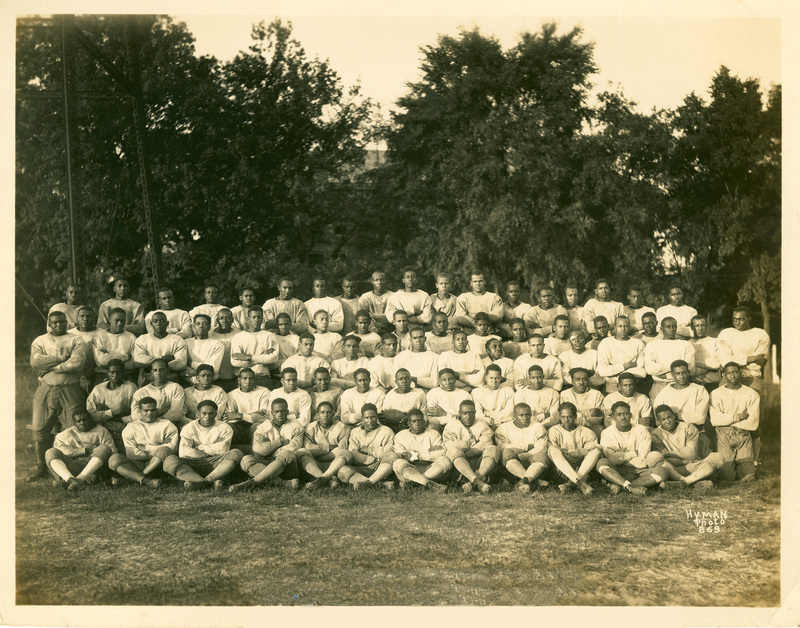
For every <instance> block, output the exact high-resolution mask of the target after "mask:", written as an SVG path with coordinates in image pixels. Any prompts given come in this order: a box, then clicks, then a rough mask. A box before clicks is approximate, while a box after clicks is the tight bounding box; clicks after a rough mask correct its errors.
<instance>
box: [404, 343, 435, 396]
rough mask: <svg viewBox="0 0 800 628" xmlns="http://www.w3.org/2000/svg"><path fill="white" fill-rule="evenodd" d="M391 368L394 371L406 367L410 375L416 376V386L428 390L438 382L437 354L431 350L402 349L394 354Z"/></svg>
mask: <svg viewBox="0 0 800 628" xmlns="http://www.w3.org/2000/svg"><path fill="white" fill-rule="evenodd" d="M393 368H394V372H395V373H397V371H399V370H400V369H406V370H407V371H408V372H409V373H411V377H416V378H417V386H418V387H420V388H426V389H428V390H430V389H431V388H436V386H437V384H438V382H439V356H438V355H436V354H435V353H434V352H433V351H420V352H414V351H412V350H411V349H407V350H406V351H402V352H400V353H398V354H397V355H396V356H395V358H394V366H393ZM393 375H394V374H393Z"/></svg>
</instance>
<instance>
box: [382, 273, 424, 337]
mask: <svg viewBox="0 0 800 628" xmlns="http://www.w3.org/2000/svg"><path fill="white" fill-rule="evenodd" d="M397 310H402V311H404V312H405V313H406V314H408V320H409V322H410V323H415V324H417V325H426V324H427V323H430V322H431V318H432V317H433V309H432V308H431V297H430V296H429V295H428V293H427V292H425V291H423V290H419V289H418V288H417V271H415V270H414V269H413V268H410V267H409V268H404V269H403V289H402V290H398V291H397V292H395V293H394V294H393V295H392V296H390V297H389V299H388V300H387V301H386V316H387V317H390V318H391V317H392V315H393V314H394V312H395V311H397Z"/></svg>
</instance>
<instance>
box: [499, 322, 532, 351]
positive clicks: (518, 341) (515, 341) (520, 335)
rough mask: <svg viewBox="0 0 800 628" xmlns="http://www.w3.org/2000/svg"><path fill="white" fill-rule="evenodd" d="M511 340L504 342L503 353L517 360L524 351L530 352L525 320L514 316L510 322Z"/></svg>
mask: <svg viewBox="0 0 800 628" xmlns="http://www.w3.org/2000/svg"><path fill="white" fill-rule="evenodd" d="M509 330H510V332H511V340H506V341H505V342H503V355H504V356H505V357H507V358H509V359H511V360H516V359H517V358H518V357H519V356H520V355H522V354H523V353H527V352H528V329H527V327H526V326H525V321H524V320H522V319H521V318H514V319H512V320H511V322H510V323H509Z"/></svg>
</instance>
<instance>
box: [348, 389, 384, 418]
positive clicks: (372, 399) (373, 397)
mask: <svg viewBox="0 0 800 628" xmlns="http://www.w3.org/2000/svg"><path fill="white" fill-rule="evenodd" d="M385 397H386V395H385V394H384V392H383V391H382V390H381V389H380V388H370V389H369V390H368V391H367V392H365V393H361V392H358V389H357V388H348V389H347V390H345V391H344V392H343V393H342V396H341V397H340V399H339V410H340V412H341V417H342V423H345V424H347V425H358V424H359V423H361V408H362V407H363V406H364V404H366V403H373V404H375V407H376V408H377V409H378V414H381V413H382V412H383V402H384V398H385Z"/></svg>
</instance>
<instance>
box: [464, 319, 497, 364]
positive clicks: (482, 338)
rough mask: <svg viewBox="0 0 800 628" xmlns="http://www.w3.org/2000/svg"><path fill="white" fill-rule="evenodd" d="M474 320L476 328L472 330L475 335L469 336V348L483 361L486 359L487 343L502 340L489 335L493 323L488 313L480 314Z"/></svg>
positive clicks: (494, 335) (495, 335)
mask: <svg viewBox="0 0 800 628" xmlns="http://www.w3.org/2000/svg"><path fill="white" fill-rule="evenodd" d="M473 320H474V321H475V328H474V329H473V330H472V331H473V333H472V334H471V335H470V336H469V345H468V346H467V348H468V349H469V350H470V351H473V352H475V353H477V354H478V355H479V356H480V357H481V359H483V358H485V357H486V343H487V342H489V341H490V340H497V341H498V342H501V338H500V336H498V335H497V334H492V333H489V332H490V329H491V325H492V323H491V321H490V319H489V315H488V314H487V313H486V312H478V313H477V314H475V316H474V317H473ZM501 346H502V345H501Z"/></svg>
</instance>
